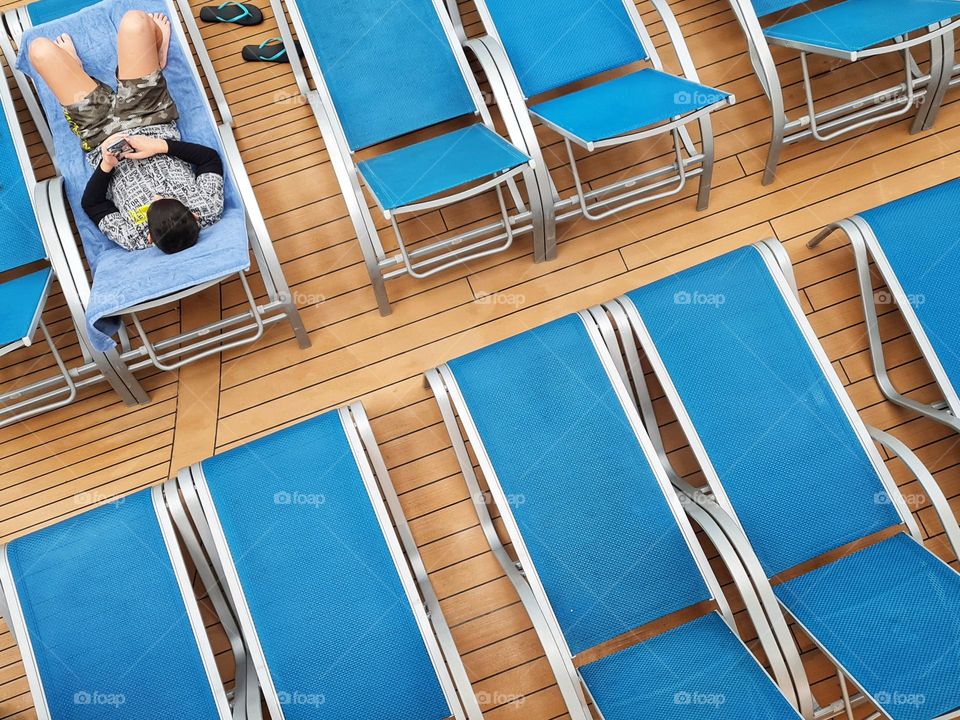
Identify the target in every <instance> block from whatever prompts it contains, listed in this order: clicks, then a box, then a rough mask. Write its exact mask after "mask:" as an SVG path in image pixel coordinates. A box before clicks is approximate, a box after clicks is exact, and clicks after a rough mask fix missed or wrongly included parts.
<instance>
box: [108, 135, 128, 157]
mask: <svg viewBox="0 0 960 720" xmlns="http://www.w3.org/2000/svg"><path fill="white" fill-rule="evenodd" d="M107 152H109V153H111V154H113V155H117V156H120V155H121V154H123V153H125V152H133V146H132V145H131V144H130V143H128V142H127V139H126V138H123V139H121V140H117V142H115V143H114V144H113V145H111V146H110V147H108V148H107Z"/></svg>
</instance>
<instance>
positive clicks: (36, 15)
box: [26, 0, 97, 25]
mask: <svg viewBox="0 0 960 720" xmlns="http://www.w3.org/2000/svg"><path fill="white" fill-rule="evenodd" d="M96 4H97V0H35V2H31V3H30V4H28V5H27V6H26V7H27V11H28V12H29V13H30V20H31V21H33V24H34V25H40V24H42V23H45V22H50V21H51V20H57V19H59V18H62V17H66V16H67V15H72V14H73V13H75V12H76V11H77V10H82V9H83V8H85V7H89V6H91V5H96Z"/></svg>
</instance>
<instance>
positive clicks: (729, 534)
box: [677, 481, 814, 718]
mask: <svg viewBox="0 0 960 720" xmlns="http://www.w3.org/2000/svg"><path fill="white" fill-rule="evenodd" d="M681 482H682V481H681ZM677 494H678V495H679V497H680V503H681V505H682V506H683V508H684V510H685V511H686V513H687V514H688V515H689V516H690V518H691V519H692V520H693V521H694V522H696V523H697V525H699V526H700V528H701V529H702V530H703V532H704V533H705V534H706V536H707V537H708V538H709V539H710V542H711V543H713V545H714V547H715V548H716V550H717V552H718V553H719V554H720V558H721V560H723V562H724V565H725V566H726V567H727V569H728V570H729V571H730V575H731V577H732V579H733V582H734V584H735V585H736V586H737V590H738V591H739V592H740V595H741V597H742V598H743V601H744V605H745V606H746V609H747V614H748V615H749V616H750V620H751V621H752V622H753V624H754V627H755V629H756V631H757V636H758V637H759V639H760V644H761V646H762V647H763V650H764V652H765V653H766V655H767V660H768V661H769V662H770V666H771V668H772V669H773V673H774V676H775V677H776V680H777V684H778V685H779V686H780V689H781V690H782V691H783V693H784V695H786V696H787V699H788V700H789V701H790V703H791V704H792V705H793V706H794V707H795V708H797V709H798V710H799V711H800V713H801V714H802V715H803V717H805V718H812V717H813V713H814V700H813V695H812V693H811V690H810V684H809V681H808V679H807V675H806V672H805V670H804V668H803V663H802V661H801V660H800V653H799V651H798V649H797V646H796V644H795V643H794V640H793V636H792V634H791V633H790V629H789V627H788V626H787V622H786V619H785V618H784V615H783V611H782V610H781V609H780V604H779V601H778V600H777V597H776V595H775V594H774V592H773V588H772V587H771V586H770V581H769V580H768V579H767V576H766V573H764V571H763V568H762V566H761V565H760V560H759V559H758V558H757V556H756V554H755V553H754V552H753V548H751V547H750V543H749V542H748V541H747V538H746V535H744V534H743V531H742V530H741V529H740V526H739V525H738V524H737V522H736V521H735V520H734V519H733V518H732V517H731V516H730V515H729V514H728V513H726V512H725V511H724V510H723V508H721V507H720V505H718V504H717V502H716V501H714V500H713V499H711V498H709V497H707V496H706V495H704V494H703V493H702V492H700V491H699V490H695V489H694V488H693V487H692V486H689V485H686V483H682V484H681V486H680V487H679V488H678V490H677Z"/></svg>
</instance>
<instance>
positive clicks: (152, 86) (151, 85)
mask: <svg viewBox="0 0 960 720" xmlns="http://www.w3.org/2000/svg"><path fill="white" fill-rule="evenodd" d="M63 115H64V117H66V119H67V122H68V123H69V124H70V129H71V130H73V132H74V134H76V135H77V137H79V138H80V144H81V145H82V147H83V149H84V150H85V151H86V152H90V151H91V150H95V149H96V148H97V147H98V146H99V145H100V144H101V143H103V141H104V140H106V139H107V138H108V137H110V136H111V135H113V134H114V133H118V132H126V131H130V130H135V129H137V128H141V127H144V126H145V125H162V124H165V123H172V122H175V121H176V120H177V118H178V117H180V114H179V113H178V112H177V106H176V104H175V103H174V102H173V98H172V97H171V96H170V92H169V91H168V90H167V81H166V79H165V78H164V77H163V73H162V72H161V71H160V70H157V71H156V72H155V73H152V74H150V75H147V76H146V77H143V78H139V79H136V80H117V89H116V90H113V88H111V87H110V86H108V85H106V84H105V83H102V82H100V81H97V89H96V90H94V91H93V92H91V93H90V94H89V95H87V96H86V97H85V98H84V99H83V100H81V101H80V102H78V103H74V104H73V105H64V106H63Z"/></svg>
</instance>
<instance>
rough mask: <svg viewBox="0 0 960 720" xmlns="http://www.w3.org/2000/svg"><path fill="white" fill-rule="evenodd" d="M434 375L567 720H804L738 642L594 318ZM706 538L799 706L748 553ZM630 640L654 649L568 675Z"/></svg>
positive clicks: (545, 330)
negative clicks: (585, 657) (593, 654)
mask: <svg viewBox="0 0 960 720" xmlns="http://www.w3.org/2000/svg"><path fill="white" fill-rule="evenodd" d="M588 323H589V325H588ZM427 379H428V381H429V383H430V385H431V387H432V389H433V392H434V395H435V396H436V399H437V401H438V403H439V405H440V409H441V414H442V417H443V421H444V423H445V425H446V427H447V429H448V431H449V433H450V436H451V438H452V441H453V448H454V450H455V452H456V454H457V456H458V459H459V461H460V466H461V468H462V471H463V473H464V477H465V479H466V482H467V485H468V488H469V490H470V493H471V495H472V497H473V499H474V504H475V506H476V508H477V511H478V513H479V516H480V521H481V525H482V526H483V529H484V531H485V534H486V537H487V539H488V541H489V542H490V544H491V547H492V548H493V550H494V552H495V554H496V555H497V557H498V559H499V560H500V562H501V565H502V566H503V569H504V572H505V573H506V574H507V576H508V577H509V578H510V579H511V580H512V582H513V584H514V586H515V587H516V589H517V591H518V593H519V595H520V597H521V599H522V600H523V602H524V605H525V607H526V608H527V610H528V611H529V613H530V616H531V618H532V621H533V624H534V627H535V629H536V632H537V634H538V636H539V639H540V641H541V642H542V643H543V645H544V648H545V649H546V656H547V658H548V660H549V661H550V663H551V666H552V668H553V670H554V672H555V674H556V676H557V679H558V682H559V686H560V690H561V692H562V694H563V697H564V700H565V701H566V705H567V708H568V711H569V713H570V715H571V717H573V718H575V719H576V720H586V719H587V718H591V717H593V716H592V715H591V712H590V709H589V707H588V702H589V703H592V704H593V705H595V706H596V708H597V710H598V711H599V713H600V716H601V717H603V718H606V720H634V719H635V718H647V717H649V718H654V717H656V718H689V717H711V718H717V719H718V720H721V719H726V718H730V719H731V720H732V719H733V718H736V719H737V720H747V719H751V718H756V719H757V720H759V719H760V718H763V719H764V720H775V719H778V718H794V719H796V718H798V717H799V715H798V713H797V711H796V710H795V709H794V708H793V707H791V703H790V702H788V701H787V699H786V698H785V697H784V695H783V694H781V693H780V692H779V691H778V689H777V687H776V685H774V684H773V682H771V680H770V678H769V677H767V675H766V674H765V673H764V672H763V669H762V668H761V666H760V665H759V664H758V663H757V661H756V660H755V659H754V657H753V656H752V655H751V654H750V652H749V651H748V650H747V649H746V648H745V646H744V645H743V644H742V643H741V641H740V640H739V639H738V638H737V636H736V635H735V634H734V631H733V628H734V627H735V625H734V624H733V621H732V619H731V615H730V609H729V607H728V605H727V603H726V601H725V599H724V597H723V595H722V594H721V592H720V589H719V585H718V583H717V581H716V578H715V577H714V576H713V574H712V571H711V569H710V566H709V565H708V563H707V561H706V558H705V556H704V554H703V551H702V549H701V548H700V546H699V544H698V543H697V541H696V539H695V538H694V534H693V529H692V527H691V525H690V524H689V521H688V520H687V518H686V516H685V514H684V511H683V508H682V507H681V503H680V498H679V497H678V495H677V494H676V493H675V492H674V490H673V489H672V488H671V487H670V484H669V482H668V480H667V479H666V476H665V475H664V473H663V471H662V468H660V466H659V463H658V461H657V459H656V456H655V455H654V452H653V448H652V446H651V445H650V441H649V439H647V437H646V434H645V433H644V431H643V428H642V425H641V423H640V418H639V416H638V415H637V413H636V411H635V410H634V409H633V407H632V405H631V404H630V399H629V396H628V394H627V390H626V388H625V386H624V385H623V383H622V381H621V380H620V378H619V376H618V375H617V373H616V371H615V369H614V367H613V364H612V361H611V359H610V357H609V355H608V354H607V350H606V348H605V347H604V346H603V341H602V339H601V336H600V333H599V332H598V331H597V330H596V329H595V327H594V326H593V323H592V321H591V320H590V319H589V317H588V316H583V317H580V316H576V315H571V316H568V317H565V318H562V319H560V320H557V321H554V322H552V323H549V324H547V325H544V326H542V327H539V328H536V329H534V330H531V331H528V332H525V333H523V334H521V335H518V336H516V337H513V338H510V339H508V340H505V341H503V342H500V343H498V344H496V345H493V346H490V347H488V348H485V349H483V350H479V351H477V352H474V353H471V354H469V355H466V356H464V357H461V358H459V359H457V360H453V361H451V362H450V363H448V364H446V365H444V366H441V367H440V368H438V369H436V370H431V371H429V372H428V373H427ZM461 426H462V430H461V429H460V428H461ZM464 436H465V437H466V440H468V441H469V443H470V447H471V448H472V451H473V454H474V455H475V456H476V458H477V461H478V462H479V466H480V468H481V470H482V475H483V478H484V479H485V480H486V485H487V487H488V488H489V490H487V488H485V487H483V486H481V485H480V483H479V480H478V478H477V475H476V473H475V472H474V468H473V464H472V460H471V455H470V454H469V453H468V450H467V445H466V442H465V439H464ZM488 503H490V504H492V505H493V506H495V508H496V510H497V511H498V512H499V514H500V516H501V520H502V523H503V526H504V527H505V532H506V541H508V542H509V543H510V544H511V545H512V548H513V551H514V554H508V552H507V550H506V549H505V541H503V540H501V539H500V537H499V536H498V533H497V530H496V528H495V526H494V524H493V520H492V519H491V513H490V508H489V507H488ZM689 505H690V506H691V507H693V508H694V510H695V511H696V510H701V509H703V508H706V507H707V506H708V505H710V503H709V502H708V501H707V502H704V503H703V504H702V505H700V504H692V503H691V504H689ZM721 515H722V513H721ZM698 522H699V521H698ZM701 527H703V528H704V530H705V531H707V532H710V533H711V538H713V539H714V540H715V541H716V543H717V547H718V550H720V551H721V555H722V556H723V557H724V559H725V560H726V561H729V565H728V567H729V568H730V570H731V574H732V575H733V577H734V579H735V580H736V581H737V582H738V585H739V587H740V589H741V592H742V594H743V597H744V600H745V602H746V606H747V609H748V611H750V614H751V618H752V619H753V620H754V622H755V623H756V627H757V631H758V634H759V635H760V638H761V642H762V643H763V647H764V650H765V651H766V654H767V656H768V659H769V661H770V663H771V666H772V667H773V669H774V672H775V674H776V675H777V676H778V678H782V684H781V687H784V688H785V692H786V693H788V694H789V695H791V696H794V697H793V700H792V701H793V702H794V703H796V704H799V701H798V700H797V699H796V697H795V694H794V691H793V681H792V679H791V668H789V667H787V665H786V663H785V661H784V659H783V658H782V656H781V654H780V651H779V649H778V647H779V646H778V643H779V640H778V638H780V639H782V638H783V637H789V631H788V630H787V627H786V624H785V623H784V622H783V618H782V617H780V618H779V625H778V627H777V629H773V628H772V627H771V626H770V625H769V624H768V622H767V620H766V618H765V615H764V611H763V610H762V609H761V606H760V600H759V597H758V595H757V593H756V592H755V590H754V589H753V587H751V586H749V585H744V584H742V583H741V582H740V580H739V578H740V577H741V576H743V575H744V572H743V570H742V569H741V560H740V559H739V558H738V555H737V552H742V553H743V557H744V558H746V559H745V560H744V562H747V561H749V557H750V554H749V550H748V549H745V547H743V545H742V543H740V545H741V547H740V548H739V550H738V551H734V549H733V547H732V546H731V545H730V544H729V543H728V540H727V539H725V538H724V537H723V536H722V535H718V534H716V533H715V532H712V531H711V528H714V529H715V527H716V526H715V525H714V524H712V523H708V522H703V523H701ZM731 528H732V525H731V526H730V527H728V532H729V536H730V538H734V539H733V540H731V541H730V542H737V541H736V540H735V538H736V537H738V535H737V532H736V530H735V528H733V529H732V530H731ZM651 624H654V625H651ZM656 624H659V628H657V627H656ZM636 628H643V631H644V632H645V633H647V634H648V639H646V640H644V641H643V642H640V643H639V644H635V645H633V646H632V647H629V648H627V649H623V650H620V651H618V652H615V653H613V654H608V655H607V656H606V657H604V658H603V659H600V660H596V661H594V662H589V664H586V665H583V666H582V667H580V668H579V670H578V669H577V667H576V666H575V663H576V664H582V663H581V662H580V661H578V660H577V658H578V657H580V656H581V653H583V652H584V651H586V650H589V649H591V648H594V647H596V646H598V645H601V644H603V643H606V642H608V641H610V640H612V639H614V638H620V636H622V635H623V634H624V633H627V632H629V631H631V630H634V629H636ZM620 639H621V640H622V638H620ZM799 671H800V672H802V668H799Z"/></svg>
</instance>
